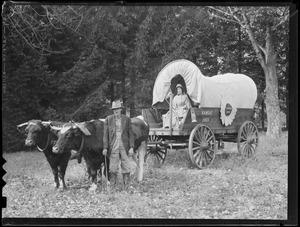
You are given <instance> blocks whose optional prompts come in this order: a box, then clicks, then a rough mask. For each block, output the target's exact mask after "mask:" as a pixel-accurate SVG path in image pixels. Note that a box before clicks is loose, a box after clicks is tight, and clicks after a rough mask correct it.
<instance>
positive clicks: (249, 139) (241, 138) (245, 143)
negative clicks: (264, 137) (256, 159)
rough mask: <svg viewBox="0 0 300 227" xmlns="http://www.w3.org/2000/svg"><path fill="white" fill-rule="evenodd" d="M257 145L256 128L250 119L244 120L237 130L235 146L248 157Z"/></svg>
mask: <svg viewBox="0 0 300 227" xmlns="http://www.w3.org/2000/svg"><path fill="white" fill-rule="evenodd" d="M257 146H258V130H257V127H256V125H255V124H254V123H253V122H252V121H245V122H244V123H243V124H242V125H241V127H240V129H239V132H238V138H237V148H238V152H239V154H241V155H242V156H243V157H244V158H250V157H251V156H252V155H253V154H254V153H255V151H256V148H257Z"/></svg>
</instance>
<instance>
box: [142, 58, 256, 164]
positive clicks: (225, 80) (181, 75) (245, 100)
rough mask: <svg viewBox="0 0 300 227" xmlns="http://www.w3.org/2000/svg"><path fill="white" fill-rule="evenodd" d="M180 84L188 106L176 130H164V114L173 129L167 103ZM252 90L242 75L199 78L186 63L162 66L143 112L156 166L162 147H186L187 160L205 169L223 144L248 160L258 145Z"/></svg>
mask: <svg viewBox="0 0 300 227" xmlns="http://www.w3.org/2000/svg"><path fill="white" fill-rule="evenodd" d="M177 84H181V85H182V87H183V91H184V92H185V93H186V94H187V96H188V98H189V100H190V103H191V106H192V108H190V109H189V110H188V113H187V114H186V115H185V116H184V119H182V124H180V125H179V126H178V127H168V128H165V127H163V125H164V122H163V117H162V116H163V115H164V114H165V113H166V112H167V111H169V113H170V115H171V117H170V118H169V121H170V122H169V124H168V125H170V126H172V125H173V124H172V121H174V118H173V117H172V113H173V111H170V110H172V101H173V97H174V93H175V87H176V85H177ZM256 99H257V89H256V85H255V83H254V82H253V80H252V79H251V78H250V77H248V76H246V75H243V74H233V73H227V74H223V75H216V76H212V77H206V76H204V75H203V74H202V73H201V71H200V69H199V68H198V67H197V66H196V65H195V64H194V63H192V62H191V61H188V60H185V59H180V60H176V61H173V62H171V63H169V64H167V65H166V66H165V67H164V68H163V69H162V70H161V71H160V72H159V74H158V76H157V78H156V81H155V83H154V87H153V101H152V107H151V108H148V109H144V110H143V116H144V119H145V120H146V121H147V122H148V124H149V126H150V133H149V141H148V146H149V153H151V154H155V155H156V156H157V158H158V159H160V161H161V162H163V161H164V160H165V158H166V155H167V149H169V148H171V149H178V148H188V150H189V155H190V158H191V161H192V162H193V163H194V164H195V165H196V166H197V167H198V168H200V169H201V168H204V167H208V166H209V165H211V164H212V162H213V160H214V158H215V155H216V151H217V149H218V148H220V147H223V146H224V143H223V142H236V143H237V148H238V152H240V153H241V154H242V155H243V156H244V157H250V156H252V155H253V154H254V153H255V151H256V147H257V145H258V130H257V127H256V125H255V124H254V122H253V117H254V106H255V102H256Z"/></svg>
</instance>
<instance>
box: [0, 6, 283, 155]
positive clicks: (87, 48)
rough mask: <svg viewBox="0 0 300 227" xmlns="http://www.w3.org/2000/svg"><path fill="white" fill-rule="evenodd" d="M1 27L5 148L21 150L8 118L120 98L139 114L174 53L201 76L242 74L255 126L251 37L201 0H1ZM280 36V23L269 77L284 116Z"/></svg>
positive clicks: (47, 115) (63, 116)
mask: <svg viewBox="0 0 300 227" xmlns="http://www.w3.org/2000/svg"><path fill="white" fill-rule="evenodd" d="M280 10H281V11H283V10H284V7H281V8H280V7H278V8H276V9H275V10H274V12H275V13H274V15H265V14H263V13H261V15H258V16H259V17H257V18H258V22H264V21H265V20H266V18H267V19H268V20H274V21H275V20H278V18H280V15H281V14H280ZM277 11H278V13H277ZM276 13H277V14H276ZM2 28H3V36H2V37H3V49H2V50H3V55H2V56H3V57H2V59H3V63H2V65H3V73H2V131H3V133H2V141H3V150H4V151H6V152H12V151H18V150H21V149H22V148H23V143H24V141H23V139H24V138H23V136H22V135H21V134H19V133H18V132H17V130H16V125H18V124H20V123H23V122H27V121H28V120H30V119H41V120H60V121H69V120H75V121H85V120H91V119H95V118H105V117H106V116H107V115H108V114H109V113H110V110H109V107H110V105H111V102H112V101H113V100H115V99H122V100H123V102H124V104H125V106H126V109H127V111H129V113H130V115H131V116H136V115H137V114H140V113H141V109H142V108H149V107H150V106H151V103H152V88H153V84H154V81H155V78H156V76H157V74H158V72H159V71H160V70H161V69H162V68H163V67H164V66H165V65H166V64H167V63H169V62H170V61H172V60H176V59H182V58H184V59H188V60H190V61H192V62H194V63H195V64H196V65H197V66H198V67H199V68H200V70H201V71H202V73H203V74H204V75H205V76H213V75H216V74H221V73H226V72H232V73H237V72H241V73H244V74H246V75H248V76H250V77H251V78H252V79H253V80H254V81H255V82H256V84H257V87H258V91H259V95H258V101H257V110H258V113H259V118H258V121H257V123H258V124H259V126H260V127H265V123H264V122H265V119H266V115H265V105H264V99H265V96H264V89H265V78H264V73H263V70H262V68H261V67H260V65H259V64H258V62H257V59H256V56H255V53H254V51H253V48H252V47H251V43H250V41H249V39H248V37H247V35H246V33H245V31H244V30H243V29H241V28H240V26H238V25H236V24H233V23H230V22H228V21H224V20H220V19H218V18H215V17H212V16H211V14H209V13H208V8H206V7H201V6H199V7H195V6H126V7H123V6H106V5H103V6H95V5H72V6H68V5H47V6H46V5H13V4H9V3H7V4H5V5H4V10H3V26H2ZM262 31H263V29H262V30H261V32H262ZM259 32H260V31H259V30H258V31H257V33H259ZM288 40H289V37H288V24H286V23H285V24H283V26H282V27H280V32H279V33H277V34H276V42H277V43H276V45H279V46H282V47H283V48H282V51H281V52H280V54H279V56H278V60H277V64H278V66H277V76H278V79H279V99H280V107H281V110H282V112H283V113H285V114H286V116H288V106H287V104H288V99H287V97H288V93H287V84H288ZM287 124H288V121H287Z"/></svg>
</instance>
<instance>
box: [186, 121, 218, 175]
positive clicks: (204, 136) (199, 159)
mask: <svg viewBox="0 0 300 227" xmlns="http://www.w3.org/2000/svg"><path fill="white" fill-rule="evenodd" d="M215 144H216V139H215V135H214V133H213V132H212V130H211V129H210V128H209V127H208V126H206V125H203V124H199V125H197V126H196V127H195V128H194V129H193V130H192V132H191V135H190V138H189V155H190V159H191V161H192V163H193V164H195V165H196V166H197V167H198V168H199V169H203V168H206V167H209V166H210V165H211V164H212V163H213V161H214V159H215V156H216V152H215Z"/></svg>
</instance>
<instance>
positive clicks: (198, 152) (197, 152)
mask: <svg viewBox="0 0 300 227" xmlns="http://www.w3.org/2000/svg"><path fill="white" fill-rule="evenodd" d="M200 152H201V150H200V149H199V150H198V151H196V152H195V153H194V154H193V156H194V159H195V160H196V157H197V156H198V155H199V154H200Z"/></svg>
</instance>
